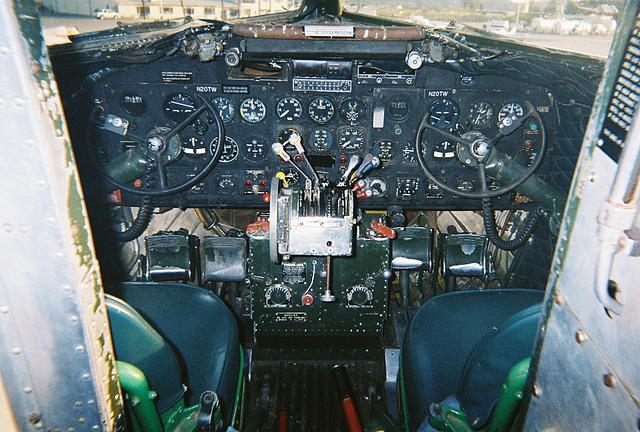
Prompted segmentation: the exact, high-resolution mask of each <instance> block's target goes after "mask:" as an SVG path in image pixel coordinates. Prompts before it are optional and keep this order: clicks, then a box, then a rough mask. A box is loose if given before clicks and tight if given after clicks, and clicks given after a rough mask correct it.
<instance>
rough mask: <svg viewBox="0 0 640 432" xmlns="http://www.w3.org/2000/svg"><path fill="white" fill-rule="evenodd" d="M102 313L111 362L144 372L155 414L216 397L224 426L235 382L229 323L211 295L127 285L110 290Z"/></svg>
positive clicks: (236, 356)
mask: <svg viewBox="0 0 640 432" xmlns="http://www.w3.org/2000/svg"><path fill="white" fill-rule="evenodd" d="M110 293H111V295H109V296H107V309H108V312H109V321H110V324H111V334H112V337H113V343H114V348H115V354H116V359H117V360H118V361H124V362H127V363H130V364H132V365H134V366H136V367H137V368H139V369H140V370H142V372H144V374H145V376H146V378H147V381H148V382H149V386H150V387H151V389H152V390H153V391H155V392H156V393H157V397H156V398H155V405H156V408H157V411H158V413H159V414H163V413H165V412H168V410H170V409H171V408H172V407H173V406H175V404H176V403H178V402H179V401H180V400H181V399H182V398H183V397H184V402H185V404H186V405H187V406H194V405H196V404H197V403H198V400H199V397H200V395H201V394H202V393H203V392H205V391H214V392H216V393H217V395H218V397H219V399H220V403H221V406H222V413H223V416H224V417H225V419H226V421H227V423H228V422H229V421H230V419H231V416H232V413H233V410H234V403H235V398H236V391H237V388H238V385H239V379H241V375H240V373H241V371H240V364H241V360H240V356H241V351H240V344H239V335H238V328H237V325H236V322H235V320H234V317H233V315H232V313H231V311H229V309H228V308H227V306H226V305H225V303H224V302H223V301H222V300H221V299H220V298H219V297H218V296H216V295H215V294H213V293H212V292H210V291H208V290H205V289H202V288H199V287H195V286H192V285H186V284H180V283H156V282H152V283H151V282H128V283H123V284H120V285H118V286H116V287H113V288H112V289H111V290H110Z"/></svg>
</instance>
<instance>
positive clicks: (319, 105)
mask: <svg viewBox="0 0 640 432" xmlns="http://www.w3.org/2000/svg"><path fill="white" fill-rule="evenodd" d="M334 114H335V108H334V106H333V103H332V102H331V101H330V100H329V99H327V98H326V97H317V98H315V99H314V100H312V101H311V103H310V104H309V117H311V120H313V121H314V122H316V123H320V124H324V123H328V122H329V121H330V120H331V119H332V118H333V115H334Z"/></svg>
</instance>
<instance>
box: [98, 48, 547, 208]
mask: <svg viewBox="0 0 640 432" xmlns="http://www.w3.org/2000/svg"><path fill="white" fill-rule="evenodd" d="M291 62H292V61H287V60H283V61H281V62H280V63H279V65H280V67H281V69H282V70H281V72H280V73H278V74H277V75H276V76H258V77H249V76H247V75H246V74H245V75H243V74H240V75H239V74H237V73H235V74H234V73H233V70H232V69H230V68H228V67H227V66H226V65H225V64H224V63H223V62H219V61H218V62H215V61H214V62H210V63H200V62H198V61H195V60H188V59H187V60H185V59H179V60H178V59H168V60H163V61H160V62H157V63H155V64H150V65H136V66H133V67H130V68H129V69H127V70H126V71H121V72H115V73H112V74H110V75H108V76H107V78H106V79H104V80H103V81H100V82H98V83H97V88H96V97H95V104H96V107H99V109H100V110H102V111H104V112H105V113H110V114H113V115H116V116H119V117H122V118H123V119H125V120H126V121H127V122H128V123H129V131H131V133H136V134H137V135H139V136H144V135H145V134H147V133H148V132H149V131H151V130H153V129H154V128H158V127H168V128H171V127H174V126H175V125H177V124H180V123H181V122H182V121H184V120H185V119H186V118H188V117H189V116H190V115H191V114H193V113H194V112H195V111H196V110H197V109H198V108H199V107H200V106H201V105H202V104H203V102H202V99H203V98H204V99H206V100H207V101H208V102H209V103H210V104H211V106H213V107H214V108H215V109H216V110H217V112H218V114H219V115H220V118H221V119H222V120H223V122H224V129H225V135H226V139H225V142H224V143H223V144H222V145H223V149H222V152H221V155H220V158H219V161H218V163H217V165H216V166H215V167H214V168H213V170H212V171H211V172H210V173H209V174H208V175H207V177H205V178H204V179H203V181H202V182H201V183H200V184H197V185H195V186H194V187H193V188H191V189H190V190H187V191H184V192H181V193H177V194H175V195H171V196H165V197H154V198H153V202H154V203H155V204H156V205H166V206H172V207H197V206H215V207H235V208H254V207H255V208H261V207H265V206H267V203H266V202H267V200H266V199H265V193H266V192H268V185H269V180H270V179H271V177H272V176H274V175H275V174H276V173H277V172H283V173H284V174H285V175H286V178H287V181H288V183H289V184H293V185H295V184H297V183H299V182H301V181H304V178H301V176H300V174H299V172H297V171H296V170H295V169H294V167H293V166H292V165H291V164H288V163H285V162H284V161H282V160H281V159H280V158H279V157H277V156H275V155H274V154H273V153H272V151H271V146H272V144H273V143H275V142H279V143H281V144H283V145H284V146H285V149H288V148H287V146H288V138H289V137H290V136H291V134H293V133H297V134H298V135H299V136H300V137H301V138H302V144H303V146H304V147H305V149H306V151H307V155H308V158H309V160H310V162H311V163H312V165H313V166H314V168H315V169H316V171H317V172H318V174H319V175H320V176H321V177H325V178H327V179H328V180H330V181H336V180H337V179H338V178H339V177H340V175H341V174H342V172H344V170H345V168H346V166H347V163H348V160H349V158H350V156H351V155H354V154H358V155H364V154H366V153H372V154H373V155H375V156H378V157H379V159H380V161H381V166H380V167H379V168H378V169H376V170H374V171H373V172H371V173H370V174H369V175H368V177H367V178H366V182H367V188H368V189H369V190H370V191H371V194H369V195H367V196H364V195H363V196H362V197H360V198H359V205H360V206H361V207H363V208H384V207H386V206H388V205H393V204H397V205H401V206H404V207H408V208H416V209H419V208H425V209H463V208H470V209H473V208H478V206H479V201H478V200H473V199H465V198H459V197H456V196H454V195H452V194H449V193H446V192H443V191H440V190H439V189H438V187H437V186H436V185H434V184H432V183H431V182H429V181H428V180H427V179H426V177H425V176H424V175H423V174H422V171H421V168H420V166H419V164H418V160H417V157H416V145H415V141H416V132H417V128H418V124H419V123H420V121H421V120H422V118H423V116H425V115H426V116H428V119H427V122H428V124H429V125H431V126H433V127H435V128H439V129H442V130H446V131H449V132H451V133H454V134H456V135H463V134H464V133H468V132H470V131H476V132H477V133H479V134H483V135H485V136H486V137H489V138H490V137H492V136H494V135H495V134H496V133H498V132H499V131H500V128H501V127H502V126H503V125H506V124H508V123H509V122H513V121H514V120H515V119H516V118H517V117H519V116H522V115H523V113H524V106H525V103H526V102H531V103H532V104H533V105H534V106H535V107H536V109H537V110H538V112H539V113H540V115H541V117H542V119H543V122H544V124H536V122H535V121H532V120H531V121H528V122H527V124H525V125H524V127H523V128H522V129H521V130H518V131H517V132H516V133H514V134H512V135H510V136H507V137H505V138H503V139H502V140H501V141H500V144H499V145H498V148H499V149H500V150H501V151H505V152H508V153H510V154H511V155H513V156H512V157H514V158H515V159H516V160H518V161H519V162H521V163H522V164H523V165H527V163H528V161H530V160H532V159H534V158H535V156H536V155H535V149H536V144H537V143H538V140H539V139H540V129H541V128H543V127H544V128H545V129H546V131H547V151H551V150H552V147H553V140H552V137H553V134H552V132H553V131H554V130H555V127H556V125H555V123H554V121H555V120H554V117H553V116H552V115H551V113H552V112H553V109H552V103H553V102H552V100H553V99H552V97H551V95H550V94H549V93H548V91H546V90H545V89H540V88H536V87H530V88H529V87H527V86H526V85H524V84H523V83H521V82H518V81H516V80H511V79H509V78H506V77H503V76H500V77H496V76H490V75H480V76H470V75H460V74H458V73H455V72H452V71H448V70H445V69H441V68H437V67H434V66H429V65H427V66H423V67H422V68H421V69H419V70H418V71H412V72H409V73H402V74H399V73H391V72H386V71H384V70H382V69H381V68H371V67H370V65H369V64H368V63H367V62H366V61H364V60H363V61H358V60H355V61H348V62H340V63H341V64H342V66H343V67H342V69H341V74H342V76H340V77H338V78H336V77H312V78H309V77H305V76H302V77H301V76H297V75H296V68H294V67H292V65H291ZM398 63H401V62H398ZM403 64H404V63H402V65H403ZM402 65H400V64H387V65H386V66H387V68H388V69H393V68H395V69H402ZM372 69H373V70H374V71H375V73H373V72H372ZM405 72H406V71H405ZM305 80H306V81H305ZM301 81H304V82H306V84H304V85H303V84H301ZM344 81H348V82H349V85H343V84H341V83H343V82H344ZM209 117H210V116H209V115H208V114H206V113H205V114H203V115H202V116H201V117H200V118H199V119H197V120H196V121H194V122H193V123H192V124H190V125H189V126H188V127H186V128H185V129H183V130H182V131H181V132H180V135H179V138H180V142H181V152H180V154H179V156H178V157H177V158H176V159H175V161H173V162H172V163H171V164H170V165H167V176H168V180H169V182H170V183H174V184H179V183H182V182H184V181H186V180H188V179H189V178H192V177H193V176H194V175H195V174H196V173H197V172H198V171H199V170H200V169H201V168H202V167H203V166H204V165H205V164H206V163H207V162H208V160H209V159H210V157H211V155H212V154H213V152H214V151H215V150H216V148H217V146H218V145H220V143H218V142H217V138H214V137H215V136H216V135H217V132H216V127H215V123H214V121H213V119H211V118H209ZM94 132H95V142H96V144H97V146H98V147H97V148H98V149H99V150H98V154H99V158H98V159H99V160H100V161H101V162H102V163H106V162H108V161H109V160H111V159H113V158H115V157H117V156H118V155H119V154H120V153H122V152H123V151H126V150H127V149H128V148H130V147H131V145H132V142H131V141H130V140H128V139H127V137H126V136H124V137H123V136H118V135H117V134H114V133H111V132H109V131H105V130H96V131H94ZM420 151H421V152H422V155H423V156H424V160H425V161H426V163H427V164H428V165H429V166H430V168H431V170H432V172H434V173H436V174H437V175H439V176H440V177H439V178H441V180H442V181H443V182H444V183H446V184H447V185H451V186H453V187H455V188H457V189H459V190H461V191H466V192H472V191H474V190H475V189H476V187H477V184H478V179H477V174H476V172H475V170H474V169H472V168H470V167H468V166H466V165H465V164H463V163H462V162H461V161H460V160H459V158H458V157H457V154H456V143H455V142H451V140H449V139H445V138H443V137H442V136H440V135H439V134H437V133H435V132H433V131H432V130H425V132H424V133H423V134H422V138H421V140H420ZM291 154H292V155H294V153H293V152H292V153H291ZM544 168H545V165H544V164H543V165H542V168H541V170H540V171H539V174H540V175H541V176H542V177H544ZM138 184H142V185H144V182H138ZM489 186H490V188H491V187H492V185H491V184H490V185H489ZM141 187H144V186H141ZM495 187H499V185H495ZM119 200H120V202H122V203H123V204H126V205H138V204H139V203H140V202H141V200H142V197H141V196H139V195H136V194H131V193H125V192H123V193H122V194H120V197H119ZM521 202H526V199H525V200H521V199H520V197H518V196H517V195H515V194H511V195H507V196H502V197H499V198H498V199H497V201H496V207H498V208H507V207H509V206H512V205H513V204H514V203H515V204H518V203H521Z"/></svg>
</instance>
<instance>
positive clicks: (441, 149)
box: [433, 141, 456, 159]
mask: <svg viewBox="0 0 640 432" xmlns="http://www.w3.org/2000/svg"><path fill="white" fill-rule="evenodd" d="M455 155H456V146H455V144H452V143H450V142H449V141H442V142H439V143H438V144H436V145H435V147H434V148H433V158H434V159H449V158H452V157H454V156H455Z"/></svg>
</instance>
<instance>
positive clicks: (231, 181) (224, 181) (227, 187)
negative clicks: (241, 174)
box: [216, 175, 236, 195]
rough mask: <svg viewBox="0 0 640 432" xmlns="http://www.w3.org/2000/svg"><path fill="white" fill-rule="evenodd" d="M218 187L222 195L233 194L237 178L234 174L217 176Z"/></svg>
mask: <svg viewBox="0 0 640 432" xmlns="http://www.w3.org/2000/svg"><path fill="white" fill-rule="evenodd" d="M216 187H217V189H218V192H220V193H221V194H222V195H231V194H232V193H234V192H235V190H236V179H235V177H233V176H232V175H221V176H218V177H216Z"/></svg>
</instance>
